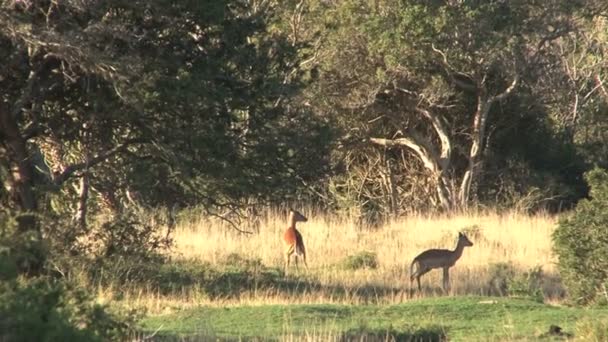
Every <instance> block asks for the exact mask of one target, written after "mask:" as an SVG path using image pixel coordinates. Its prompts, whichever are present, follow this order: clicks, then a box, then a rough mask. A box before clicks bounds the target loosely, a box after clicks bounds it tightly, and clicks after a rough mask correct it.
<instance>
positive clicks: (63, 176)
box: [53, 139, 144, 186]
mask: <svg viewBox="0 0 608 342" xmlns="http://www.w3.org/2000/svg"><path fill="white" fill-rule="evenodd" d="M143 142H144V140H143V139H130V140H127V141H125V142H124V143H122V144H120V145H118V146H116V147H114V148H112V149H110V150H107V151H105V152H102V153H100V154H98V155H96V156H95V157H93V158H91V159H90V160H88V161H87V162H84V163H77V164H72V165H70V166H68V167H66V168H65V170H64V171H63V172H61V173H60V174H59V175H57V176H55V177H54V178H53V183H54V184H55V185H57V186H59V185H61V184H63V183H64V182H65V181H66V180H68V179H69V178H70V177H71V176H72V175H74V173H76V172H78V171H81V170H84V169H86V168H89V167H93V166H95V165H97V164H99V163H102V162H104V161H105V160H106V159H108V158H110V157H112V156H114V155H116V154H118V153H121V152H123V151H125V150H126V149H127V148H128V147H129V146H132V145H135V144H139V143H143Z"/></svg>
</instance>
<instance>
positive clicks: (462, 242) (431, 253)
mask: <svg viewBox="0 0 608 342" xmlns="http://www.w3.org/2000/svg"><path fill="white" fill-rule="evenodd" d="M470 246H473V243H472V242H471V240H469V238H468V237H467V236H466V235H464V234H463V233H458V243H457V244H456V248H455V249H454V250H453V251H450V250H447V249H429V250H426V251H424V252H422V253H420V254H419V255H418V256H417V257H415V258H414V261H412V265H411V266H410V286H412V287H413V282H414V278H415V279H416V281H417V282H418V291H420V290H421V287H420V277H422V276H423V275H425V274H426V273H428V272H429V271H430V270H432V269H434V268H443V290H444V291H445V292H448V291H449V289H450V267H452V266H454V264H456V261H458V259H460V257H461V256H462V251H463V250H464V248H465V247H470ZM414 266H417V267H416V270H414Z"/></svg>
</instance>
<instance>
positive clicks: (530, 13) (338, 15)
mask: <svg viewBox="0 0 608 342" xmlns="http://www.w3.org/2000/svg"><path fill="white" fill-rule="evenodd" d="M315 6H316V7H315ZM572 6H574V5H572V4H568V3H566V2H564V1H553V2H550V3H543V4H537V3H529V2H526V1H511V2H486V1H469V2H429V1H417V0H412V1H405V2H404V1H375V2H370V3H361V2H357V1H343V2H340V3H332V2H319V3H316V5H311V6H310V10H311V12H313V11H317V12H314V13H315V14H311V15H310V16H311V18H319V19H317V21H316V22H314V23H313V24H311V29H310V31H312V33H311V35H313V34H315V32H320V33H319V34H320V35H321V36H323V44H322V48H321V50H322V51H321V52H320V53H319V55H320V56H321V57H319V58H318V59H317V63H316V67H318V68H319V69H320V70H322V72H321V75H322V76H321V80H320V82H319V85H318V88H317V89H315V92H313V93H312V94H313V95H312V96H311V98H310V101H311V102H313V101H314V102H313V103H315V104H316V106H317V108H322V109H324V110H327V112H329V113H335V115H336V116H337V117H339V119H336V121H338V122H339V124H340V125H341V127H343V128H344V130H345V131H350V134H351V135H353V134H355V135H357V136H358V137H359V138H361V139H363V140H366V141H369V142H370V143H372V144H375V145H379V146H382V147H383V148H387V149H389V150H393V149H404V150H405V151H408V155H409V156H412V157H414V159H415V160H416V161H417V163H419V164H420V165H422V166H423V167H424V169H425V170H426V174H427V176H428V177H429V180H430V181H429V183H430V184H432V186H433V187H434V188H435V195H434V196H433V197H435V198H437V202H438V203H440V206H441V207H443V208H445V209H452V208H459V207H460V208H465V207H467V206H468V205H469V203H470V202H471V200H472V199H473V198H474V196H475V194H476V193H477V191H476V189H475V186H476V184H477V183H478V182H479V177H480V175H483V169H484V159H485V157H484V151H485V149H486V147H487V145H488V143H489V140H488V135H487V132H488V126H489V125H491V124H492V122H493V120H495V119H493V117H494V116H496V115H497V114H498V113H499V112H500V111H499V109H500V108H501V107H507V106H508V105H509V104H508V103H509V102H508V101H509V99H510V98H512V97H513V95H514V94H516V93H517V91H518V89H520V87H522V85H525V84H527V82H529V78H530V77H533V76H532V75H534V73H535V72H538V71H540V70H541V67H540V66H541V65H542V64H543V63H544V62H545V61H546V60H547V49H548V47H549V46H550V45H551V44H552V43H553V42H554V41H555V40H556V39H558V38H559V37H562V36H564V35H566V34H567V33H568V32H570V31H571V30H572V28H573V22H572V17H570V16H568V15H567V13H568V11H570V10H571V7H572ZM321 12H324V13H325V14H324V15H321V14H320V13H321ZM311 21H312V20H311ZM315 25H316V26H315ZM324 30H325V31H324ZM329 106H334V107H335V109H333V110H332V109H328V108H327V107H329ZM501 111H502V110H501ZM503 112H504V111H503ZM357 146H358V147H357V148H359V146H360V145H357ZM400 172H407V171H404V170H401V171H400Z"/></svg>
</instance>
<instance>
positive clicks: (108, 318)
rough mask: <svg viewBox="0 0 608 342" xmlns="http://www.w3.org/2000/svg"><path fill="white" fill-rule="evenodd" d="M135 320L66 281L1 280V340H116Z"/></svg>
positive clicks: (125, 333) (128, 331) (120, 337)
mask: <svg viewBox="0 0 608 342" xmlns="http://www.w3.org/2000/svg"><path fill="white" fill-rule="evenodd" d="M134 321H135V320H134V318H133V317H131V318H125V317H121V316H119V315H116V314H113V313H110V312H109V311H108V309H107V308H106V307H104V306H101V305H97V304H93V303H92V300H91V299H90V298H89V297H88V296H87V295H86V294H85V293H84V291H82V290H77V289H74V288H73V287H71V286H69V285H68V284H66V283H64V282H56V281H52V280H50V279H46V278H37V279H30V280H27V281H17V280H12V281H1V282H0V340H1V341H115V340H121V339H124V338H126V337H127V336H128V334H129V333H131V332H132V329H131V326H132V325H133V324H134Z"/></svg>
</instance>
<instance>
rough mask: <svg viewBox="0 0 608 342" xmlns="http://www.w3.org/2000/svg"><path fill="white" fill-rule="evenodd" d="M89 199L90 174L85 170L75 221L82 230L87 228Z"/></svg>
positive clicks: (79, 191) (81, 181)
mask: <svg viewBox="0 0 608 342" xmlns="http://www.w3.org/2000/svg"><path fill="white" fill-rule="evenodd" d="M88 200H89V174H88V172H85V173H84V174H83V175H82V177H80V186H79V189H78V209H77V210H76V215H75V221H76V223H77V224H78V228H79V229H80V230H81V231H85V230H86V228H87V202H88Z"/></svg>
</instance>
